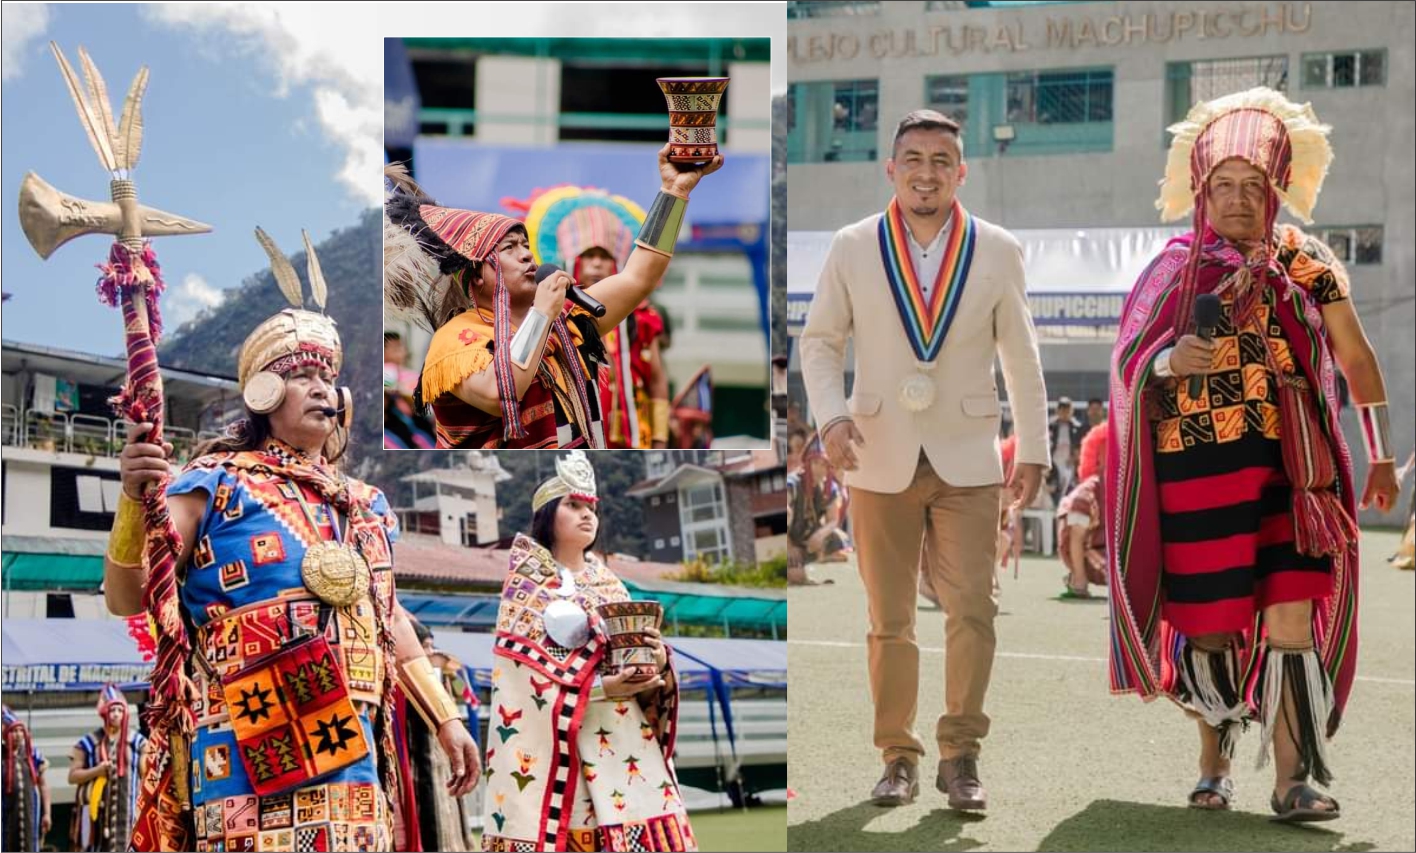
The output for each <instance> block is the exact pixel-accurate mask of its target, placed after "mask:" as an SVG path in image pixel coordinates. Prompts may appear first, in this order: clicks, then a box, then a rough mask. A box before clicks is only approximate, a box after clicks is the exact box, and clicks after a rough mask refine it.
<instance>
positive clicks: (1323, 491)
mask: <svg viewBox="0 0 1416 853" xmlns="http://www.w3.org/2000/svg"><path fill="white" fill-rule="evenodd" d="M1170 131H1171V133H1173V134H1175V139H1174V141H1173V142H1172V144H1171V150H1170V158H1169V163H1168V165H1167V168H1166V173H1165V179H1164V181H1163V182H1162V184H1161V197H1160V201H1159V202H1157V206H1158V207H1159V208H1160V209H1161V210H1162V215H1163V217H1164V218H1165V219H1177V218H1179V217H1181V216H1184V215H1185V214H1187V213H1190V212H1191V210H1193V211H1194V230H1193V231H1192V232H1190V233H1187V234H1184V235H1182V236H1180V237H1177V238H1176V239H1175V240H1173V241H1171V243H1170V244H1169V245H1168V246H1167V247H1166V248H1165V249H1164V251H1163V252H1162V253H1161V254H1160V256H1159V257H1157V258H1156V259H1155V260H1154V261H1153V262H1152V263H1151V265H1150V267H1148V268H1147V269H1146V271H1145V272H1144V273H1142V275H1141V278H1140V280H1139V281H1138V282H1137V284H1136V287H1135V289H1134V290H1133V291H1132V292H1131V295H1130V296H1129V297H1128V298H1127V301H1126V306H1125V308H1124V310H1123V313H1122V318H1121V327H1120V332H1119V334H1118V336H1117V340H1116V347H1115V350H1114V352H1113V358H1112V374H1111V407H1110V424H1109V431H1110V437H1109V439H1108V445H1109V453H1108V456H1109V459H1110V465H1108V466H1107V467H1108V471H1107V481H1106V490H1105V491H1106V501H1105V512H1106V534H1107V537H1108V540H1107V551H1108V557H1109V561H1110V565H1109V572H1110V587H1111V605H1112V607H1111V689H1112V692H1114V693H1121V692H1136V693H1139V694H1140V695H1141V696H1142V697H1144V698H1147V699H1150V698H1154V697H1156V696H1158V695H1163V696H1166V697H1168V698H1171V699H1172V700H1174V701H1175V702H1177V703H1178V704H1179V705H1180V706H1181V707H1182V708H1184V709H1185V710H1186V711H1187V713H1189V714H1190V715H1191V716H1193V717H1195V718H1197V720H1198V723H1199V734H1200V768H1201V770H1200V780H1199V783H1198V784H1197V785H1196V786H1195V788H1194V790H1193V791H1192V792H1191V794H1190V796H1189V805H1190V806H1191V807H1193V808H1204V809H1227V808H1229V807H1230V802H1231V800H1232V798H1233V795H1234V785H1233V781H1232V779H1231V777H1230V772H1229V771H1230V768H1229V763H1230V759H1231V757H1232V756H1233V755H1234V750H1235V745H1236V742H1237V740H1238V735H1239V732H1240V730H1241V729H1243V728H1244V727H1246V726H1247V725H1248V722H1249V721H1250V720H1251V719H1257V720H1259V721H1260V722H1261V725H1262V736H1261V743H1260V751H1259V765H1260V766H1263V764H1264V763H1265V762H1266V761H1267V759H1268V757H1269V753H1270V747H1271V748H1272V753H1273V758H1274V765H1275V767H1274V787H1273V791H1272V795H1271V797H1270V804H1271V806H1272V809H1273V811H1274V813H1275V816H1276V819H1278V820H1284V821H1316V820H1331V819H1333V818H1336V817H1338V815H1339V814H1340V811H1339V806H1338V802H1337V800H1335V799H1334V798H1332V797H1331V796H1329V795H1327V794H1324V793H1320V792H1319V791H1316V790H1314V789H1313V788H1310V787H1309V786H1308V784H1307V782H1308V780H1309V779H1310V778H1311V779H1313V780H1315V781H1316V782H1318V783H1319V784H1321V785H1327V784H1328V783H1329V782H1330V780H1331V778H1332V775H1333V774H1332V769H1331V766H1330V764H1329V762H1328V758H1327V746H1326V741H1327V739H1328V738H1330V737H1331V736H1332V735H1333V733H1334V732H1335V731H1336V730H1337V727H1338V724H1339V722H1340V721H1341V719H1342V713H1343V709H1344V708H1345V706H1346V704H1347V697H1348V694H1349V692H1350V691H1351V689H1352V681H1353V677H1354V673H1355V670H1356V664H1357V590H1358V584H1357V570H1358V552H1357V544H1358V530H1357V527H1356V524H1355V522H1354V519H1355V517H1356V512H1357V508H1358V506H1359V504H1360V506H1362V507H1366V506H1368V505H1369V504H1375V505H1376V506H1377V508H1379V509H1381V510H1388V509H1390V508H1391V506H1392V503H1393V501H1394V499H1395V496H1396V479H1395V474H1394V462H1393V459H1392V454H1391V441H1390V437H1389V435H1388V428H1387V416H1386V408H1387V407H1386V391H1385V388H1384V385H1383V381H1382V374H1381V370H1380V368H1379V366H1378V364H1377V360H1376V356H1375V355H1374V354H1373V352H1372V347H1371V345H1370V344H1369V343H1368V341H1367V338H1366V335H1365V334H1364V333H1363V331H1362V324H1361V321H1360V320H1359V319H1358V317H1357V312H1356V310H1355V309H1354V307H1353V304H1352V299H1351V298H1350V296H1349V293H1348V281H1347V274H1346V271H1345V270H1344V269H1343V267H1342V264H1341V263H1340V262H1339V261H1338V260H1337V259H1336V258H1335V257H1334V256H1333V253H1332V250H1331V249H1329V248H1328V247H1327V246H1326V245H1324V244H1323V243H1322V242H1321V241H1320V240H1318V239H1317V238H1315V237H1312V236H1310V235H1308V234H1305V233H1303V232H1302V231H1300V230H1299V229H1298V228H1296V227H1295V226H1292V225H1288V224H1278V223H1277V222H1276V221H1275V220H1276V217H1277V215H1278V209H1279V206H1280V205H1283V206H1286V207H1287V208H1288V209H1289V211H1290V212H1292V213H1293V214H1294V215H1295V216H1297V217H1298V218H1300V219H1301V220H1303V221H1304V222H1307V221H1310V218H1311V215H1312V211H1313V206H1314V204H1315V203H1316V201H1317V196H1318V192H1319V190H1320V189H1321V188H1322V182H1323V178H1324V176H1325V175H1326V173H1327V168H1328V164H1329V162H1330V161H1331V160H1332V151H1331V149H1330V148H1329V146H1328V140H1327V134H1328V131H1329V128H1328V127H1327V126H1326V125H1321V124H1319V123H1318V121H1317V119H1316V117H1315V116H1314V115H1313V111H1312V108H1311V107H1309V106H1307V105H1302V106H1300V105H1297V104H1293V103H1290V102H1289V101H1288V100H1287V99H1285V98H1284V97H1283V95H1281V94H1279V93H1278V92H1274V91H1272V90H1269V89H1252V90H1250V91H1247V92H1241V93H1238V94H1235V95H1229V96H1226V97H1224V98H1220V99H1218V100H1216V101H1214V102H1211V103H1203V104H1199V105H1197V106H1195V107H1194V108H1193V109H1192V110H1191V111H1190V114H1189V115H1188V116H1187V117H1186V119H1185V121H1183V122H1181V123H1179V124H1177V125H1175V126H1173V127H1171V128H1170ZM1334 367H1338V368H1341V370H1342V372H1343V375H1344V376H1345V377H1346V378H1347V382H1348V385H1349V387H1350V388H1351V393H1352V399H1353V401H1354V402H1355V404H1356V407H1357V411H1358V416H1359V418H1360V420H1361V422H1362V424H1363V433H1364V436H1365V437H1366V439H1367V478H1366V488H1365V490H1363V491H1360V492H1359V491H1358V488H1357V485H1356V478H1355V476H1354V470H1353V464H1352V457H1351V455H1350V453H1349V452H1348V448H1347V443H1346V442H1345V441H1344V440H1343V436H1342V430H1341V429H1340V427H1339V425H1338V419H1337V408H1338V406H1337V394H1336V390H1335V387H1334V386H1335V381H1334V380H1335V371H1334ZM1359 498H1360V501H1359Z"/></svg>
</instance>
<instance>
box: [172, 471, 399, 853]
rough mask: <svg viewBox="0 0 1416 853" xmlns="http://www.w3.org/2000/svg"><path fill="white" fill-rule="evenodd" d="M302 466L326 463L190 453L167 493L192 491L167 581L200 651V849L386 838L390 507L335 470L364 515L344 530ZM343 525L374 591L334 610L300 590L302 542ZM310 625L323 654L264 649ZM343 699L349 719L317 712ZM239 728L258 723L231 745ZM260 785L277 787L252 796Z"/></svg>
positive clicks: (348, 846)
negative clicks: (383, 778) (185, 556)
mask: <svg viewBox="0 0 1416 853" xmlns="http://www.w3.org/2000/svg"><path fill="white" fill-rule="evenodd" d="M312 470H318V471H324V470H325V469H322V468H315V467H314V466H311V465H309V464H300V463H299V460H298V459H297V458H296V457H295V456H294V455H293V454H292V452H291V451H289V450H288V449H287V448H284V447H283V446H281V445H278V444H275V443H272V444H271V446H270V447H269V449H268V450H267V451H265V452H248V453H236V454H213V455H209V456H204V457H201V458H199V459H197V460H195V461H194V462H192V463H191V464H190V465H189V466H188V468H187V470H186V471H184V472H183V473H182V474H181V475H180V476H179V477H177V479H175V480H174V481H173V482H172V484H171V485H170V486H169V488H168V493H169V494H170V495H182V494H188V493H204V495H205V498H206V513H205V514H204V515H203V517H202V521H201V523H200V525H199V527H198V529H197V533H196V537H197V538H196V545H195V547H194V549H193V551H192V556H191V559H190V560H189V563H188V565H187V567H186V572H185V575H184V576H183V578H182V582H181V596H182V604H183V606H184V608H185V610H186V611H187V613H188V615H189V617H190V619H191V623H192V625H193V627H194V628H195V632H194V634H193V646H194V649H195V650H196V655H199V656H200V659H199V660H194V662H193V667H192V673H193V677H194V680H195V682H196V684H197V688H198V690H199V693H200V697H201V698H200V700H199V702H198V706H197V707H196V708H195V712H196V719H197V731H196V736H195V737H194V738H193V741H192V748H191V775H190V781H191V800H192V809H193V819H194V821H195V829H196V835H195V838H196V849H197V850H198V851H203V850H213V851H215V850H302V851H304V850H389V849H392V843H391V836H390V826H391V819H390V814H389V807H388V803H387V802H386V800H385V793H384V791H385V786H384V785H382V784H381V783H380V768H379V766H378V762H377V760H376V756H378V755H379V754H380V753H381V752H383V751H384V750H383V748H382V745H381V738H380V736H379V732H378V728H380V727H378V726H376V723H377V721H378V715H379V713H380V708H381V703H382V701H383V698H384V694H385V690H386V683H385V678H386V675H387V674H386V672H385V648H384V646H383V644H382V640H381V636H380V634H381V626H380V622H381V619H380V613H387V612H389V608H390V607H391V606H392V604H393V591H394V590H393V573H392V563H391V548H390V544H391V542H392V541H393V540H394V539H395V538H396V537H397V517H396V516H395V515H394V514H393V513H392V511H391V510H390V509H389V506H388V502H387V501H386V499H385V498H384V496H383V494H382V493H381V492H379V491H378V490H377V489H374V488H373V487H371V486H368V485H366V484H364V483H361V482H358V481H356V480H347V481H344V482H345V483H346V484H347V488H348V490H349V492H350V495H349V497H350V498H351V499H352V500H353V501H354V503H355V504H356V505H359V504H362V505H363V506H367V507H369V509H370V510H371V512H367V513H360V512H355V513H354V515H355V516H356V517H355V518H354V519H352V520H350V521H349V522H348V527H347V532H346V526H345V523H344V518H345V513H343V512H335V511H332V510H331V507H330V502H329V501H327V500H326V498H325V496H324V495H323V494H322V492H321V491H320V490H319V489H317V488H315V487H314V485H313V483H314V481H312V480H310V479H309V478H308V477H302V476H299V475H298V473H296V472H305V473H308V472H310V471H312ZM292 474H295V475H294V476H292ZM306 509H308V510H309V511H310V515H308V516H307V514H306V511H305V510H306ZM311 517H313V521H314V525H313V526H312V525H311V523H310V519H311ZM346 536H347V537H351V538H352V539H353V540H354V541H355V542H357V547H358V548H359V550H360V551H361V552H362V553H363V555H364V557H365V558H366V559H367V560H368V563H369V566H370V569H371V570H372V584H371V591H372V594H371V595H370V596H365V597H364V598H363V599H361V600H359V601H357V602H356V603H354V604H353V605H350V606H348V607H344V608H338V609H335V608H331V607H330V606H329V605H326V604H324V603H323V602H321V601H320V600H319V599H318V598H316V597H315V596H314V595H313V594H312V593H311V592H310V591H309V590H308V589H306V587H305V584H304V581H303V580H302V578H301V560H302V559H303V558H304V556H305V552H306V549H307V548H309V547H310V546H311V545H313V544H315V543H317V542H321V541H330V540H333V541H341V540H342V539H343V538H344V537H346ZM318 636H322V637H323V638H324V640H325V641H326V642H327V644H328V646H327V648H328V651H329V652H330V654H327V655H319V654H309V655H297V656H296V657H295V658H294V659H282V658H274V657H273V655H274V654H275V653H278V652H280V651H282V650H288V649H290V648H298V649H308V648H310V644H309V643H308V642H306V643H305V644H304V645H301V644H300V642H299V641H300V640H301V638H306V637H309V638H313V637H318ZM196 655H194V657H196ZM263 662H264V663H263ZM335 669H337V670H338V673H335V672H334V670H335ZM337 675H342V678H341V677H337ZM273 682H279V684H280V685H281V689H279V690H276V689H274V686H273ZM223 683H224V684H223ZM341 690H342V692H343V694H344V696H340V695H338V694H340V693H341ZM345 698H347V700H348V704H347V705H342V704H340V702H341V700H342V699H345ZM233 700H234V701H233ZM349 707H352V709H353V710H354V713H355V715H356V718H351V716H350V715H349V714H348V713H339V712H337V711H336V712H333V713H324V712H325V710H326V709H338V708H349ZM242 731H253V732H256V733H257V734H255V735H252V736H249V737H241V738H239V740H240V743H238V734H240V732H242ZM385 754H391V751H389V752H386V753H385ZM354 755H358V756H359V757H358V758H357V759H356V760H353V761H352V762H348V759H349V757H350V756H354ZM346 762H348V763H346ZM267 789H273V790H275V792H274V793H266V794H258V793H257V791H258V790H267Z"/></svg>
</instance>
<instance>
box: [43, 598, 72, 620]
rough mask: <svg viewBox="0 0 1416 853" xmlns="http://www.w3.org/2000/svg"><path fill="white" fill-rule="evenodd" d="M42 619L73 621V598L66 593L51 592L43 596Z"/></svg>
mask: <svg viewBox="0 0 1416 853" xmlns="http://www.w3.org/2000/svg"><path fill="white" fill-rule="evenodd" d="M44 618H46V619H73V618H74V596H73V595H71V594H69V593H67V592H51V593H46V594H45V596H44Z"/></svg>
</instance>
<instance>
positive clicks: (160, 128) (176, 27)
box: [0, 3, 383, 354]
mask: <svg viewBox="0 0 1416 853" xmlns="http://www.w3.org/2000/svg"><path fill="white" fill-rule="evenodd" d="M324 8H327V7H319V8H316V7H314V6H302V5H301V4H281V5H280V7H279V9H278V10H277V8H276V7H274V6H271V5H262V4H211V5H202V6H195V5H190V6H189V5H165V4H164V5H152V6H133V5H115V6H107V5H104V6H100V5H74V6H69V5H50V6H44V5H38V4H35V5H15V4H9V3H7V4H5V6H4V22H3V23H4V29H3V32H4V102H3V105H0V111H2V112H3V130H4V134H3V164H4V165H3V173H0V184H3V189H0V193H3V198H4V199H5V203H4V204H3V205H0V209H3V217H4V219H3V226H4V246H3V248H4V255H3V266H4V268H3V277H4V289H5V292H7V293H9V294H11V299H9V300H8V301H7V302H6V303H5V307H4V337H5V338H6V339H7V340H18V341H27V342H33V343H42V344H47V345H50V346H55V347H61V348H65V349H73V350H79V351H83V352H94V353H101V354H116V353H118V352H120V351H121V350H122V328H121V323H120V321H119V319H118V315H117V312H116V311H114V310H113V309H109V308H106V307H105V306H102V305H100V304H99V303H98V301H97V298H96V297H95V296H94V293H93V285H94V282H95V280H96V271H95V270H94V264H96V263H98V262H100V261H102V260H104V259H105V258H106V255H107V252H108V243H107V241H106V240H105V239H104V238H101V237H96V236H90V237H83V238H79V239H77V240H75V241H73V242H71V243H69V244H67V245H65V246H63V247H61V248H60V249H59V250H58V251H57V252H55V253H54V255H52V256H51V257H50V259H49V260H48V261H41V260H40V259H39V257H38V255H36V254H35V253H34V251H33V250H32V249H31V248H30V247H29V245H28V244H27V242H26V241H25V238H24V235H23V233H22V232H21V231H20V228H19V222H18V216H17V213H16V204H15V203H14V202H15V199H16V198H17V196H18V193H19V188H20V183H21V181H22V180H23V178H24V176H25V173H26V172H28V171H34V172H36V173H38V174H39V175H40V176H41V177H43V178H44V179H45V180H46V181H48V182H49V183H50V184H52V185H54V186H55V187H57V188H59V189H60V190H62V191H64V192H66V193H69V194H71V195H76V196H80V197H83V198H88V199H95V200H106V199H107V197H108V174H107V172H105V171H104V169H103V167H102V166H100V165H99V162H98V158H97V156H96V155H95V154H94V153H93V150H92V149H91V148H90V147H89V143H88V141H87V137H86V135H85V133H84V131H83V130H82V129H81V126H80V124H79V121H78V118H77V116H76V114H75V110H74V107H73V104H72V101H71V100H70V97H69V95H68V92H67V90H66V88H65V86H64V83H63V79H62V77H61V76H60V74H59V70H58V66H57V64H56V62H55V60H54V58H53V56H52V55H51V54H50V51H49V44H48V43H49V41H51V40H53V41H55V42H56V43H58V45H59V46H60V48H61V49H62V50H63V51H64V52H65V54H66V55H67V56H68V59H69V62H70V63H71V64H74V65H75V66H76V67H77V61H78V56H77V48H78V47H79V46H80V45H83V46H84V47H85V48H87V50H88V51H89V53H90V55H91V56H92V57H93V60H94V63H95V64H96V65H97V66H98V68H99V70H100V71H101V72H102V73H103V75H104V78H105V80H106V82H107V87H108V90H109V95H110V98H113V99H114V100H115V103H114V105H113V110H114V113H115V116H116V115H117V113H118V112H119V111H120V110H121V109H122V104H121V100H120V99H121V98H122V97H123V95H124V94H125V93H126V92H127V89H128V86H129V84H130V83H131V81H132V79H133V76H134V74H136V72H137V70H138V68H139V67H140V66H141V65H143V64H146V65H147V66H148V67H149V68H150V70H151V77H150V81H149V84H148V89H147V96H146V98H145V99H144V101H143V120H144V125H145V134H144V139H143V149H142V157H141V159H140V160H139V162H138V165H137V168H136V169H135V171H134V178H135V180H136V181H137V184H138V191H139V198H141V199H142V200H143V201H144V203H146V204H149V205H152V206H153V207H157V208H159V209H162V210H167V211H169V212H172V213H177V214H181V215H184V216H188V217H191V218H193V219H197V220H200V221H203V222H206V223H208V224H211V225H212V226H214V228H215V230H214V232H213V233H211V234H205V235H198V236H192V237H181V238H164V239H159V240H157V241H155V242H154V245H155V247H156V249H157V254H158V259H159V260H160V261H161V263H162V266H163V271H164V274H165V277H166V279H167V285H168V295H167V297H166V298H165V299H164V301H163V310H164V314H165V316H166V322H167V325H168V327H169V328H175V327H176V326H177V325H178V324H180V323H181V322H182V321H184V320H186V319H189V318H190V317H191V316H193V315H195V314H196V312H197V311H198V310H200V309H201V308H202V307H205V306H207V305H211V304H213V303H214V302H215V301H216V300H218V299H219V298H220V297H221V292H222V291H223V290H225V289H226V288H230V287H235V286H237V285H239V284H240V283H241V280H242V279H243V278H244V277H245V276H247V275H249V274H251V273H252V272H254V271H256V270H258V269H260V268H262V267H264V266H265V265H266V263H267V261H266V258H265V254H264V253H263V252H262V250H261V248H260V246H259V245H257V243H256V241H255V239H254V237H252V231H253V230H254V228H255V226H256V225H260V226H261V227H263V228H264V229H265V230H266V231H268V232H269V233H270V234H271V236H272V237H274V239H275V240H276V242H277V243H279V244H280V245H281V247H282V248H284V249H286V251H287V252H291V253H294V252H295V251H296V249H297V248H298V247H299V246H300V229H301V228H306V229H308V230H309V232H310V236H311V237H312V238H313V239H315V240H316V241H317V242H318V241H319V240H322V239H324V238H325V237H327V236H328V235H329V234H330V232H331V231H333V230H335V229H338V228H343V227H347V226H349V225H352V224H354V223H355V222H356V221H357V220H358V216H359V214H360V212H361V211H363V210H365V209H367V208H369V207H372V206H374V205H377V204H378V203H379V201H380V183H379V169H378V167H379V166H381V165H382V162H383V154H382V147H381V142H380V137H381V134H382V120H383V116H382V85H383V84H382V74H383V68H382V66H383V57H382V50H381V46H380V41H379V34H378V29H379V27H378V24H377V21H376V20H375V19H374V17H373V16H372V15H370V16H368V20H365V21H363V22H362V23H361V22H358V21H354V22H350V21H348V20H346V21H343V22H341V24H340V26H338V27H334V26H331V25H330V15H329V14H328V12H327V11H322V9H324ZM349 17H354V16H349ZM114 33H122V34H123V36H124V37H123V38H114ZM372 273H374V271H371V274H372ZM338 286H340V284H339V283H336V282H331V287H332V288H334V287H338ZM363 286H369V287H377V286H378V283H377V279H376V278H372V277H371V279H370V281H368V282H364V283H363ZM332 298H337V295H335V296H332Z"/></svg>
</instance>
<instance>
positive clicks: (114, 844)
mask: <svg viewBox="0 0 1416 853" xmlns="http://www.w3.org/2000/svg"><path fill="white" fill-rule="evenodd" d="M145 740H146V739H145V738H144V737H143V736H142V735H141V734H140V733H138V732H136V731H132V732H129V733H128V742H127V743H126V744H124V745H123V746H122V747H120V746H119V745H118V744H117V743H114V738H111V737H109V735H108V733H107V732H106V731H105V730H104V729H102V728H99V729H96V730H94V731H92V732H89V733H88V734H86V735H84V736H83V737H82V738H79V742H78V743H76V744H75V745H74V748H75V750H77V751H78V753H79V754H80V755H81V756H82V761H83V764H82V765H81V766H82V767H83V769H85V770H87V769H89V768H90V767H97V766H98V765H100V764H102V763H104V762H105V761H112V762H113V763H114V765H115V766H117V765H119V764H124V765H126V766H124V767H122V772H118V771H115V772H114V773H112V774H110V775H108V776H100V777H98V778H96V779H91V780H89V781H87V782H85V783H83V784H82V785H80V786H78V788H76V789H75V790H74V814H73V816H72V817H71V819H70V823H69V841H70V843H71V844H72V845H73V848H74V849H75V850H127V849H128V835H129V833H130V832H131V831H132V828H133V817H134V815H135V814H136V812H137V806H138V773H137V766H138V756H139V755H141V754H142V749H143V743H144V742H145ZM120 749H122V750H124V751H125V752H126V753H127V754H126V756H124V759H125V760H120V758H119V755H118V752H119V750H120Z"/></svg>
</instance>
